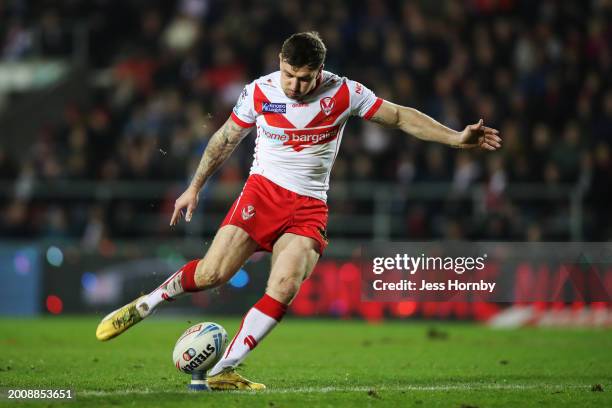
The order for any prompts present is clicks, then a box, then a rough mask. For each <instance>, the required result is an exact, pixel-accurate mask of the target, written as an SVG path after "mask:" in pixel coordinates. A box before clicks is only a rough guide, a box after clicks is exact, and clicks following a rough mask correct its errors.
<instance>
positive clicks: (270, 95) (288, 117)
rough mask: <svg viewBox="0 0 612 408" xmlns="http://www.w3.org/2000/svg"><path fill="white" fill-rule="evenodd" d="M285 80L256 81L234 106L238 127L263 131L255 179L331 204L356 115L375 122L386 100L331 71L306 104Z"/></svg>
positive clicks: (265, 78) (257, 149) (259, 136)
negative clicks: (334, 175)
mask: <svg viewBox="0 0 612 408" xmlns="http://www.w3.org/2000/svg"><path fill="white" fill-rule="evenodd" d="M283 81H284V79H283V76H282V74H281V72H280V71H276V72H273V73H271V74H268V75H265V76H263V77H260V78H258V79H256V80H254V81H253V82H251V83H250V84H248V85H247V86H246V87H245V88H244V90H243V91H242V94H241V95H240V97H239V99H238V102H237V103H236V106H234V110H233V113H232V119H233V120H234V122H235V123H237V124H238V125H240V126H241V127H243V128H248V127H250V126H251V125H252V124H255V126H256V129H257V138H256V139H255V151H254V155H253V165H252V167H251V174H260V175H262V176H265V177H266V178H267V179H268V180H270V181H272V182H273V183H274V184H276V185H278V186H281V187H282V188H285V189H286V190H289V191H292V192H294V193H296V194H299V195H302V196H308V197H313V198H316V199H319V200H323V201H325V199H326V198H327V194H326V192H327V189H328V188H329V179H330V174H331V169H332V166H333V163H334V160H335V159H336V156H337V155H338V152H339V151H340V143H341V142H342V137H343V136H342V135H343V132H344V129H345V128H346V122H347V121H348V120H349V118H350V117H351V116H356V117H359V118H363V119H370V118H371V117H372V115H374V114H375V113H376V111H377V110H378V108H379V107H380V106H381V104H382V100H379V99H377V98H376V95H375V94H374V93H373V92H372V91H371V90H369V89H368V88H367V87H366V86H364V85H363V84H360V83H358V82H355V81H352V80H350V79H348V78H344V77H339V76H338V75H335V74H333V73H331V72H328V71H325V70H323V71H322V72H321V74H320V76H319V78H318V79H317V85H316V86H315V87H314V89H313V90H312V91H310V92H309V93H308V94H306V95H304V96H303V97H302V98H300V99H292V98H289V97H288V96H287V95H286V94H285V91H284V90H283Z"/></svg>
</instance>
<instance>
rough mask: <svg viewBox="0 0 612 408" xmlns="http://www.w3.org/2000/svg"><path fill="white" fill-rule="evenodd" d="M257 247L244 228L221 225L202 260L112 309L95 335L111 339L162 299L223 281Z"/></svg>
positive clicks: (186, 266) (103, 338)
mask: <svg viewBox="0 0 612 408" xmlns="http://www.w3.org/2000/svg"><path fill="white" fill-rule="evenodd" d="M230 248H231V251H229V250H228V249H230ZM256 248H257V243H256V242H255V241H253V240H252V239H251V237H250V236H249V235H248V234H247V233H246V232H245V231H244V230H243V229H241V228H239V227H236V226H234V225H226V226H224V227H222V228H221V229H219V231H218V232H217V234H216V235H215V239H214V240H213V242H212V244H211V246H210V248H209V249H208V251H207V252H206V255H205V256H204V258H203V259H200V260H193V261H190V262H188V263H187V264H185V265H184V266H183V267H182V268H181V269H179V270H178V271H177V272H175V273H174V274H173V275H172V276H170V278H168V279H167V280H166V281H165V282H164V283H162V284H161V285H160V286H158V287H157V288H156V289H155V290H153V291H152V292H151V293H149V294H148V295H144V296H141V297H139V298H138V299H136V300H134V301H133V302H131V303H129V304H127V305H125V306H123V307H122V308H119V309H117V310H115V311H114V312H111V313H110V314H109V315H107V316H106V317H105V318H104V319H102V321H101V322H100V324H99V325H98V328H97V330H96V337H97V338H98V340H101V341H105V340H109V339H112V338H113V337H116V336H118V335H120V334H121V333H123V332H124V331H125V330H127V329H128V328H130V327H132V326H133V325H135V324H136V323H138V322H140V321H141V320H142V319H144V318H145V317H147V316H149V315H150V314H151V312H152V311H153V310H154V309H155V307H157V305H159V304H160V303H161V302H163V301H172V300H174V299H175V298H176V297H177V296H180V295H181V294H183V293H185V292H197V291H200V290H206V289H210V288H214V287H216V286H220V285H222V284H224V283H225V282H227V281H228V280H229V279H230V278H231V277H232V276H233V275H234V274H235V273H236V271H237V270H238V269H239V268H240V267H241V266H242V265H243V264H244V262H245V261H246V260H247V259H248V258H249V256H251V254H253V252H254V251H255V249H256Z"/></svg>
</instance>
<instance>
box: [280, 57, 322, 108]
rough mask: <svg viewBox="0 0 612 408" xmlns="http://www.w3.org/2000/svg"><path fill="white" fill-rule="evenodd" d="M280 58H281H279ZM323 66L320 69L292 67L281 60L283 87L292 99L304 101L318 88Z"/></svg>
mask: <svg viewBox="0 0 612 408" xmlns="http://www.w3.org/2000/svg"><path fill="white" fill-rule="evenodd" d="M279 58H280V56H279ZM321 71H323V66H321V67H319V68H315V69H312V68H308V67H292V66H291V65H290V64H288V63H286V62H285V61H283V59H282V58H280V72H281V86H282V88H283V92H284V93H285V95H287V96H288V97H289V98H291V99H298V100H299V99H302V98H303V97H304V96H306V95H307V94H308V93H309V92H310V91H312V90H313V89H314V88H315V87H316V86H317V79H318V78H319V77H320V76H321Z"/></svg>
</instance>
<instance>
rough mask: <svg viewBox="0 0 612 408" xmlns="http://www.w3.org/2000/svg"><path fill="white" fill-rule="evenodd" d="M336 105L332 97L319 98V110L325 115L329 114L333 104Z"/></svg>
mask: <svg viewBox="0 0 612 408" xmlns="http://www.w3.org/2000/svg"><path fill="white" fill-rule="evenodd" d="M335 105H336V100H335V99H334V97H333V96H332V97H329V96H328V97H326V98H323V99H321V110H322V111H323V113H324V114H325V115H326V116H329V115H330V113H332V111H333V110H334V106H335Z"/></svg>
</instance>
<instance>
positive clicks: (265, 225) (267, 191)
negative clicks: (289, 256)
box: [221, 174, 327, 254]
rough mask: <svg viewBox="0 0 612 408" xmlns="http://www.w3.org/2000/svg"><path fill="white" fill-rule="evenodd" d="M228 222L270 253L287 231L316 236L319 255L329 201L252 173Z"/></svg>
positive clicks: (325, 237) (325, 243) (229, 215)
mask: <svg viewBox="0 0 612 408" xmlns="http://www.w3.org/2000/svg"><path fill="white" fill-rule="evenodd" d="M225 225H236V226H237V227H240V228H242V229H243V230H245V231H246V232H247V233H248V234H249V235H250V236H251V238H253V240H254V241H255V242H257V244H258V245H259V249H260V250H264V251H268V252H272V247H273V246H274V243H275V242H276V240H277V239H278V238H280V236H281V235H283V234H284V233H286V232H289V233H292V234H296V235H302V236H305V237H308V238H312V239H314V240H315V241H317V242H318V243H319V251H318V252H319V253H320V254H323V250H325V247H326V246H327V236H326V235H325V234H326V228H327V204H325V202H324V201H321V200H318V199H316V198H313V197H308V196H303V195H300V194H297V193H294V192H293V191H289V190H287V189H285V188H282V187H281V186H279V185H278V184H274V183H273V182H271V181H270V180H268V179H267V178H265V177H264V176H261V175H259V174H253V175H251V176H249V178H248V180H247V181H246V184H245V185H244V188H243V189H242V193H241V194H240V196H239V197H238V199H237V200H236V201H235V202H234V204H233V205H232V207H231V208H230V210H229V212H228V213H227V215H226V216H225V219H224V220H223V223H221V226H222V227H223V226H225Z"/></svg>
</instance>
